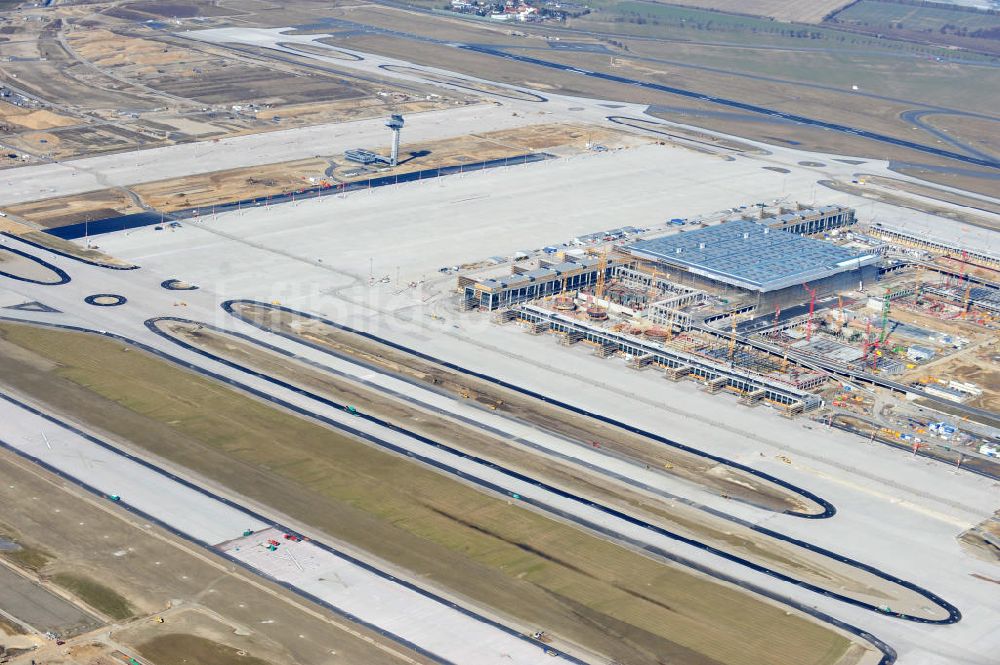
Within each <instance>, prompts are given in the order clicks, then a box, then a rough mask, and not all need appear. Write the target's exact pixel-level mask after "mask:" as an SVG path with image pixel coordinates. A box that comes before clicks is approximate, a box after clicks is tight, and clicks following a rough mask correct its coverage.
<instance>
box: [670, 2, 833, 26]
mask: <svg viewBox="0 0 1000 665" xmlns="http://www.w3.org/2000/svg"><path fill="white" fill-rule="evenodd" d="M850 1H851V0H797V1H795V2H789V1H788V0H681V1H680V2H664V4H669V5H681V6H685V7H698V8H699V9H714V10H716V11H720V12H733V13H737V14H752V15H754V16H766V17H768V18H773V19H777V20H779V21H795V22H798V23H819V22H820V21H822V20H823V18H824V17H826V16H827V15H829V14H830V13H831V12H835V11H837V10H838V9H840V8H841V7H843V6H845V5H848V4H850Z"/></svg>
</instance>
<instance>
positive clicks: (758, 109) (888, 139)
mask: <svg viewBox="0 0 1000 665" xmlns="http://www.w3.org/2000/svg"><path fill="white" fill-rule="evenodd" d="M460 48H463V49H466V50H469V51H474V52H476V53H483V54H485V55H491V56H494V57H497V58H504V59H506V60H515V61H517V62H523V63H525V64H529V65H537V66H540V67H547V68H549V69H558V70H561V71H566V72H574V73H577V74H580V75H582V76H589V77H591V78H597V79H602V80H604V81H611V82H613V83H624V84H626V85H632V86H636V87H639V88H645V89H647V90H656V91H658V92H666V93H670V94H673V95H679V96H681V97H688V98H691V99H697V100H699V101H703V102H710V103H713V104H719V105H720V106H726V107H729V108H735V109H740V110H741V111H748V112H750V113H758V114H761V115H767V116H771V117H773V118H780V119H783V120H787V121H790V122H795V123H799V124H802V125H809V126H812V127H819V128H821V129H827V130H830V131H834V132H840V133H843V134H852V135H854V136H860V137H862V138H866V139H870V140H872V141H877V142H879V143H886V144H890V145H895V146H899V147H901V148H909V149H911V150H917V151H919V152H923V153H927V154H930V155H934V156H936V157H945V158H948V159H953V160H956V161H959V162H964V163H966V164H973V165H975V166H986V167H989V168H1000V161H997V160H995V159H992V158H990V159H984V158H981V157H973V156H970V155H964V154H961V153H957V152H951V151H950V150H943V149H941V148H935V147H933V146H929V145H924V144H922V143H915V142H913V141H907V140H905V139H898V138H896V137H893V136H888V135H886V134H879V133H877V132H870V131H868V130H865V129H857V128H855V127H848V126H847V125H840V124H837V123H832V122H825V121H823V120H816V119H814V118H807V117H805V116H801V115H796V114H794V113H785V112H783V111H776V110H774V109H769V108H765V107H763V106H756V105H754V104H747V103H745V102H740V101H736V100H734V99H726V98H725V97H715V96H713V95H705V94H702V93H700V92H694V91H692V90H685V89H684V88H676V87H673V86H669V85H663V84H661V83H652V82H649V81H640V80H638V79H631V78H627V77H624V76H618V75H616V74H607V73H604V72H595V71H591V70H587V69H581V68H579V67H573V66H572V65H564V64H562V63H559V62H553V61H551V60H542V59H541V58H533V57H530V56H526V55H517V54H514V53H507V52H506V51H501V50H499V49H496V48H490V47H487V46H473V45H463V46H460Z"/></svg>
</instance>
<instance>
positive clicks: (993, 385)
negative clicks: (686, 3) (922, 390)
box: [913, 345, 1000, 413]
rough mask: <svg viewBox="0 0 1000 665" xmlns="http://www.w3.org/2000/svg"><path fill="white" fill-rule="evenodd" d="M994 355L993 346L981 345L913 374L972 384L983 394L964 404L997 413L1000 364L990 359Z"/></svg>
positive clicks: (999, 403) (999, 391) (994, 347)
mask: <svg viewBox="0 0 1000 665" xmlns="http://www.w3.org/2000/svg"><path fill="white" fill-rule="evenodd" d="M996 355H997V348H996V345H983V346H979V347H976V348H974V349H971V352H970V353H962V352H959V353H956V354H955V355H954V356H951V357H949V358H947V359H944V360H942V361H940V362H938V363H935V364H933V365H930V366H922V367H920V368H918V369H916V370H914V371H913V373H914V374H915V375H920V376H928V375H933V376H937V377H942V378H947V379H953V380H955V381H961V382H963V383H973V384H975V385H977V386H979V387H980V388H982V389H983V394H982V395H980V396H979V397H975V398H973V399H971V400H969V401H968V402H966V404H968V405H969V406H975V407H979V408H981V409H987V410H989V411H993V412H996V413H1000V364H998V363H997V361H996V360H994V358H995V357H996Z"/></svg>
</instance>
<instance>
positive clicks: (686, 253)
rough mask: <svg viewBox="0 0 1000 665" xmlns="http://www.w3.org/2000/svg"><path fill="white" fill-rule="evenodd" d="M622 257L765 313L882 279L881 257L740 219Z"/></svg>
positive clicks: (647, 243) (630, 249)
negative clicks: (808, 294) (805, 294)
mask: <svg viewBox="0 0 1000 665" xmlns="http://www.w3.org/2000/svg"><path fill="white" fill-rule="evenodd" d="M622 251H623V252H625V253H626V254H627V255H629V256H630V257H632V258H633V259H635V260H636V261H637V262H638V263H639V264H646V266H647V267H648V268H649V269H650V270H655V271H656V272H658V273H660V274H664V275H665V276H666V277H667V278H668V279H669V280H671V281H672V282H676V283H679V284H685V285H689V286H694V287H696V288H705V289H709V290H711V291H714V292H715V293H719V294H724V295H727V296H728V297H730V298H739V299H740V300H742V301H744V302H746V304H747V305H754V306H756V308H757V309H758V310H764V309H773V308H774V307H786V306H789V305H794V304H797V303H800V302H802V300H803V285H807V288H808V289H809V291H810V292H811V291H813V290H815V292H816V295H817V296H825V295H828V294H831V293H835V292H837V291H849V290H852V289H858V288H860V287H861V286H862V285H863V284H867V283H869V282H870V281H873V280H874V279H875V278H876V276H877V274H878V265H877V264H878V262H879V259H880V257H879V255H878V253H874V252H873V253H858V252H854V251H851V250H849V249H846V248H843V247H839V246H837V245H834V244H832V243H827V242H824V241H822V240H815V239H813V238H807V237H804V236H801V235H796V234H795V233H790V232H788V231H782V230H779V229H775V228H772V227H771V226H770V225H768V224H764V223H759V222H755V221H750V220H745V219H741V220H734V221H730V222H727V223H724V224H720V225H718V226H711V227H707V228H702V229H698V230H697V231H691V232H687V233H678V234H674V235H669V236H665V237H662V238H655V239H652V240H644V241H640V242H636V243H633V244H630V245H627V246H625V247H623V248H622Z"/></svg>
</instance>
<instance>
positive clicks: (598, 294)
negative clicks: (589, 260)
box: [594, 248, 608, 300]
mask: <svg viewBox="0 0 1000 665" xmlns="http://www.w3.org/2000/svg"><path fill="white" fill-rule="evenodd" d="M607 271H608V250H607V248H605V249H604V252H603V253H602V254H601V260H600V261H598V262H597V285H596V286H595V287H594V298H595V299H597V300H600V299H601V298H602V297H603V296H604V279H605V277H604V273H606V272H607Z"/></svg>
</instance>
